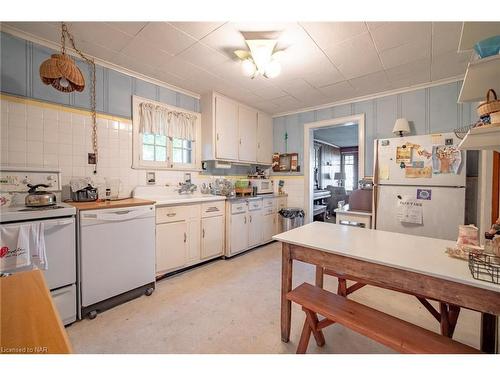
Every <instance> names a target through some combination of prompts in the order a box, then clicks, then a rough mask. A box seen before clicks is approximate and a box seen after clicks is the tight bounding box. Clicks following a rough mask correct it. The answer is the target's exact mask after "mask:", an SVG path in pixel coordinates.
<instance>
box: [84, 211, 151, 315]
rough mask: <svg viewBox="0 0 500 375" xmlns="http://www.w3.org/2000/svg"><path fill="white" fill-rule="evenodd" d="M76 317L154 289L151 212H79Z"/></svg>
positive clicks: (149, 292) (95, 313) (96, 311)
mask: <svg viewBox="0 0 500 375" xmlns="http://www.w3.org/2000/svg"><path fill="white" fill-rule="evenodd" d="M79 221H80V223H79V224H80V226H79V227H80V233H79V242H80V243H79V245H80V246H79V261H80V288H81V314H82V317H85V316H88V317H89V318H91V319H93V318H95V317H96V315H97V313H98V312H100V311H103V310H105V309H108V308H110V307H113V306H116V305H117V304H120V303H123V302H125V301H128V300H130V299H132V298H135V297H138V296H139V295H142V294H146V295H151V293H153V290H154V286H155V211H154V206H152V205H147V206H135V207H126V208H107V209H98V210H88V211H80V216H79Z"/></svg>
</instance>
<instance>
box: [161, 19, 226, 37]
mask: <svg viewBox="0 0 500 375" xmlns="http://www.w3.org/2000/svg"><path fill="white" fill-rule="evenodd" d="M169 23H170V24H171V25H172V26H174V27H175V28H177V29H179V30H182V31H184V32H185V33H186V34H189V35H191V36H192V37H193V38H195V39H201V38H203V37H205V36H207V35H208V34H210V33H211V32H212V31H214V30H216V29H217V28H219V27H220V26H222V25H223V24H224V22H169Z"/></svg>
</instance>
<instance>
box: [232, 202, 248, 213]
mask: <svg viewBox="0 0 500 375" xmlns="http://www.w3.org/2000/svg"><path fill="white" fill-rule="evenodd" d="M241 212H247V202H245V201H241V202H238V203H231V213H232V214H238V213H241Z"/></svg>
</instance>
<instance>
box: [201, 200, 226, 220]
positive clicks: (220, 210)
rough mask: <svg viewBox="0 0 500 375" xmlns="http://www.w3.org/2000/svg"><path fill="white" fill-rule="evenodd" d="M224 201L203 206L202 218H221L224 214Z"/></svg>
mask: <svg viewBox="0 0 500 375" xmlns="http://www.w3.org/2000/svg"><path fill="white" fill-rule="evenodd" d="M224 206H225V203H224V201H218V202H207V203H203V204H202V205H201V217H212V216H220V215H223V214H224Z"/></svg>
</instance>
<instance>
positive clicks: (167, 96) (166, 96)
mask: <svg viewBox="0 0 500 375" xmlns="http://www.w3.org/2000/svg"><path fill="white" fill-rule="evenodd" d="M160 102H162V103H165V104H170V105H177V93H176V92H175V91H173V90H170V89H167V88H166V87H160Z"/></svg>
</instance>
